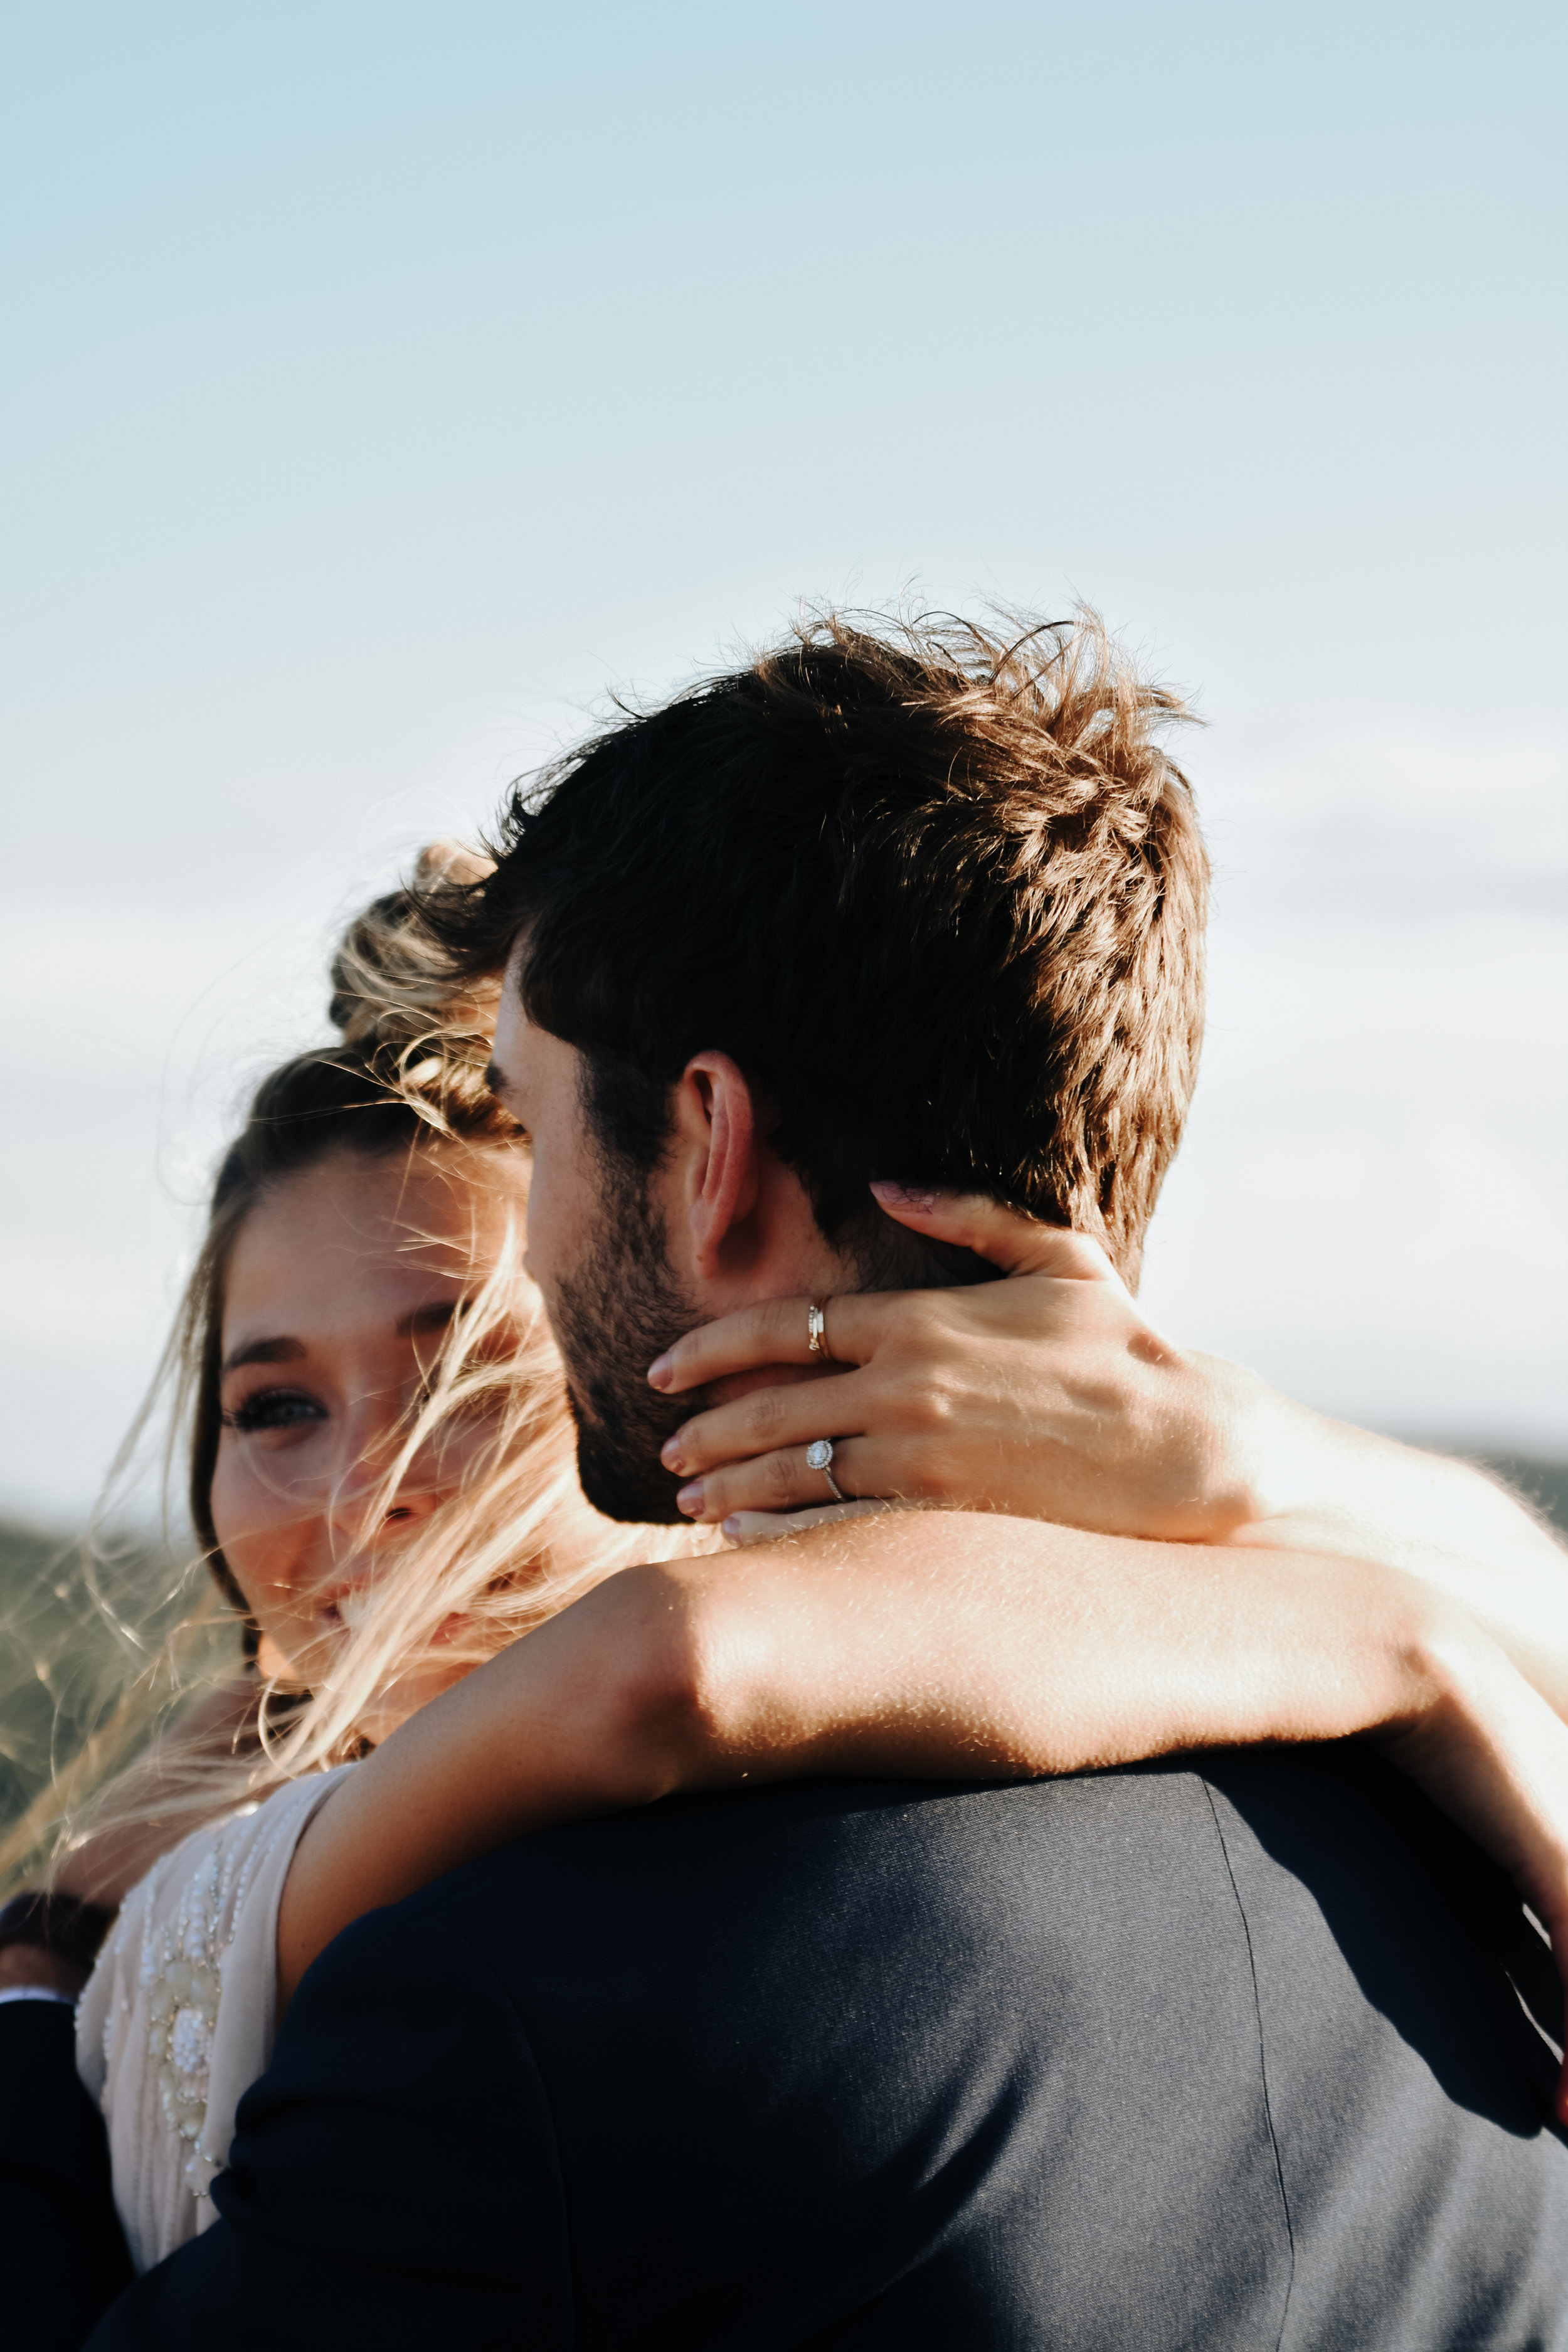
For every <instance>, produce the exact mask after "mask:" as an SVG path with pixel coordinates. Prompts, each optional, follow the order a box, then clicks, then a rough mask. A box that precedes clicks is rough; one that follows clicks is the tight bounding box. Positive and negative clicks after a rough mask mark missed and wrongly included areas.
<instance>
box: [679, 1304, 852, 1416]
mask: <svg viewBox="0 0 1568 2352" xmlns="http://www.w3.org/2000/svg"><path fill="white" fill-rule="evenodd" d="M897 1296H898V1294H897V1293H896V1292H890V1291H845V1292H842V1293H838V1294H836V1295H835V1296H834V1297H830V1298H823V1299H818V1300H816V1302H815V1303H816V1305H818V1306H820V1307H822V1309H823V1320H824V1326H825V1328H824V1331H823V1335H822V1336H823V1341H824V1342H825V1344H826V1349H827V1353H826V1356H825V1355H824V1354H823V1353H822V1352H821V1350H820V1349H813V1348H812V1345H811V1325H810V1320H809V1310H810V1308H811V1307H812V1305H813V1303H814V1302H813V1301H812V1300H811V1299H809V1298H764V1299H762V1300H761V1301H759V1303H758V1304H757V1305H756V1306H755V1307H739V1308H737V1310H736V1312H735V1313H734V1314H733V1315H721V1316H720V1318H719V1319H718V1321H717V1322H716V1323H704V1324H703V1325H702V1326H701V1328H700V1329H699V1330H696V1331H688V1332H687V1334H686V1336H685V1338H684V1339H678V1340H677V1341H676V1343H675V1345H674V1347H673V1348H670V1349H667V1350H666V1352H665V1353H664V1354H663V1355H662V1356H660V1357H658V1358H657V1359H656V1360H655V1361H654V1362H653V1363H651V1364H650V1365H649V1366H648V1373H647V1377H648V1381H649V1383H650V1385H651V1386H652V1387H654V1388H656V1389H662V1390H664V1391H665V1392H666V1394H667V1395H668V1396H681V1395H683V1394H684V1393H685V1391H687V1390H688V1389H700V1388H702V1387H705V1386H706V1384H707V1383H708V1382H709V1381H717V1380H722V1379H723V1378H724V1377H725V1375H726V1374H727V1373H730V1372H749V1371H754V1370H756V1369H757V1368H758V1366H759V1365H762V1364H818V1363H837V1364H858V1363H863V1362H864V1361H865V1359H866V1358H867V1356H868V1355H869V1354H870V1352H871V1349H872V1348H873V1347H874V1346H875V1345H876V1338H877V1333H878V1331H879V1329H880V1328H881V1323H882V1319H883V1317H884V1316H885V1314H886V1311H887V1307H888V1304H889V1300H890V1299H892V1298H893V1297H897Z"/></svg>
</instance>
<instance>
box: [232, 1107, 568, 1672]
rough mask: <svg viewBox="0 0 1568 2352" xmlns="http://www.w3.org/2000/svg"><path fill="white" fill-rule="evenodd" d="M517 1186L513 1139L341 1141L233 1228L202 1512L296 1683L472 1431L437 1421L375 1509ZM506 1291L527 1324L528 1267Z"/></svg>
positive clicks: (314, 1665)
mask: <svg viewBox="0 0 1568 2352" xmlns="http://www.w3.org/2000/svg"><path fill="white" fill-rule="evenodd" d="M527 1189H528V1163H527V1160H526V1158H525V1157H524V1155H523V1154H522V1153H521V1152H519V1151H504V1150H489V1151H470V1150H461V1149H458V1148H447V1147H443V1146H440V1145H437V1146H426V1147H422V1148H420V1149H418V1150H415V1151H414V1152H413V1153H411V1154H405V1153H403V1152H394V1153H392V1154H389V1155H388V1156H386V1157H384V1158H380V1159H375V1158H362V1157H361V1156H360V1155H359V1154H357V1153H354V1152H352V1151H347V1150H340V1151H334V1152H332V1153H331V1154H330V1155H329V1156H328V1157H327V1158H326V1159H324V1160H320V1161H318V1162H317V1163H316V1165H315V1166H314V1167H311V1168H307V1169H304V1170H302V1171H300V1174H299V1175H297V1176H292V1177H289V1179H288V1180H287V1181H284V1182H283V1183H281V1184H279V1185H278V1186H277V1187H276V1188H275V1189H274V1190H273V1191H272V1192H269V1193H268V1194H267V1196H266V1197H265V1199H264V1200H262V1201H261V1202H259V1203H258V1206H257V1207H256V1208H255V1209H254V1210H252V1212H251V1213H250V1214H249V1215H248V1216H247V1218H246V1220H245V1223H244V1224H243V1225H242V1226H241V1227H240V1230H239V1233H238V1234H237V1237H236V1241H235V1244H234V1248H233V1252H232V1254H231V1256H230V1259H229V1266H228V1276H227V1281H226V1286H225V1297H224V1313H223V1339H222V1374H221V1386H220V1402H221V1405H222V1411H223V1427H222V1432H221V1434H220V1437H219V1440H218V1451H217V1463H216V1470H215V1472H214V1476H213V1486H212V1516H213V1525H214V1528H215V1531H216V1536H217V1539H218V1543H219V1546H220V1547H221V1549H222V1551H223V1556H224V1558H225V1559H226V1561H227V1563H228V1565H229V1567H230V1568H231V1569H232V1570H233V1571H234V1574H235V1577H236V1579H237V1581H238V1583H239V1586H240V1589H241V1591H243V1592H244V1594H245V1598H246V1601H247V1604H248V1606H249V1608H250V1610H251V1612H252V1613H253V1615H254V1616H255V1618H256V1620H257V1622H258V1624H259V1625H260V1627H261V1630H262V1632H263V1633H264V1635H267V1636H268V1637H269V1639H270V1641H271V1643H274V1644H275V1645H276V1647H277V1649H278V1650H279V1651H280V1652H281V1653H282V1656H283V1659H284V1660H286V1661H287V1662H288V1664H289V1667H290V1668H291V1669H292V1670H293V1671H294V1672H295V1673H296V1674H298V1675H300V1676H301V1677H302V1678H304V1679H306V1680H310V1679H311V1678H312V1677H314V1676H316V1675H320V1673H321V1671H322V1669H323V1667H324V1666H325V1664H326V1663H327V1662H328V1660H330V1658H331V1654H332V1653H333V1651H334V1650H335V1649H336V1647H337V1646H338V1643H340V1642H341V1640H342V1633H343V1630H344V1626H345V1622H347V1621H348V1620H350V1619H352V1617H353V1609H354V1593H355V1588H356V1586H358V1585H363V1582H364V1580H365V1579H366V1578H367V1576H368V1575H369V1574H371V1573H372V1572H373V1570H374V1553H375V1550H376V1549H377V1548H378V1547H380V1546H382V1545H384V1544H387V1543H389V1542H394V1541H395V1540H397V1539H398V1538H400V1537H402V1536H405V1535H406V1534H408V1533H409V1532H411V1531H412V1529H413V1528H415V1527H416V1525H417V1523H418V1522H419V1521H420V1520H422V1519H424V1518H425V1517H427V1516H428V1514H429V1513H430V1512H431V1511H432V1510H433V1509H434V1508H435V1507H436V1505H437V1503H438V1502H439V1501H440V1500H441V1498H442V1497H443V1496H444V1495H446V1494H447V1493H449V1492H450V1491H451V1490H452V1489H453V1487H454V1486H455V1485H456V1483H457V1481H458V1478H459V1477H460V1476H461V1475H462V1472H463V1469H464V1466H465V1464H466V1462H467V1460H468V1458H469V1456H470V1455H471V1454H472V1452H473V1450H474V1448H475V1446H476V1445H477V1444H479V1443H480V1442H481V1440H482V1436H483V1432H482V1431H481V1430H480V1429H478V1428H470V1429H468V1430H465V1429H464V1427H463V1425H462V1424H461V1423H456V1424H454V1425H453V1426H451V1427H449V1428H447V1429H446V1430H445V1431H444V1432H443V1434H442V1437H441V1440H440V1442H439V1447H438V1450H437V1447H436V1446H431V1447H427V1448H426V1450H425V1452H424V1453H422V1454H419V1455H417V1456H416V1458H415V1460H414V1461H413V1463H412V1464H411V1465H409V1466H408V1468H407V1469H406V1471H405V1474H404V1475H403V1478H402V1480H401V1481H400V1483H399V1486H398V1488H397V1492H396V1496H395V1504H394V1507H392V1508H391V1509H390V1510H388V1509H387V1508H386V1507H385V1497H384V1494H383V1493H382V1492H381V1482H382V1480H383V1478H384V1475H385V1472H386V1471H387V1469H388V1467H389V1466H390V1465H391V1464H392V1462H393V1461H394V1460H395V1458H396V1454H397V1451H398V1448H399V1446H400V1444H402V1442H403V1439H404V1437H405V1433H406V1430H407V1426H408V1416H409V1412H410V1409H411V1408H413V1407H416V1405H417V1402H418V1400H419V1397H420V1394H421V1392H422V1390H423V1387H424V1384H425V1382H426V1380H427V1379H428V1376H429V1373H430V1371H431V1369H432V1367H433V1365H434V1363H435V1360H436V1356H437V1350H438V1349H439V1348H440V1345H441V1340H442V1336H443V1334H444V1332H445V1331H446V1329H447V1325H448V1324H449V1323H450V1321H451V1319H452V1317H453V1314H454V1312H455V1311H456V1310H457V1308H458V1307H459V1306H460V1304H461V1303H462V1302H463V1301H464V1300H465V1299H467V1298H468V1297H471V1296H472V1295H473V1293H474V1292H475V1291H476V1290H477V1289H478V1287H479V1285H480V1284H481V1283H482V1282H483V1281H484V1280H485V1278H486V1276H487V1275H489V1274H490V1273H491V1272H492V1271H493V1270H494V1268H495V1266H496V1265H497V1264H498V1262H499V1257H500V1251H501V1248H502V1246H503V1244H504V1239H505V1234H506V1231H507V1226H508V1223H509V1220H510V1223H512V1224H513V1225H514V1226H515V1227H516V1228H518V1229H519V1230H520V1231H521V1223H522V1220H523V1216H524V1213H525V1211H526V1206H527ZM518 1287H519V1296H518V1302H517V1309H516V1311H517V1315H518V1317H519V1318H520V1319H521V1318H528V1317H529V1316H530V1314H531V1309H532V1308H533V1307H534V1306H535V1305H536V1303H537V1302H536V1297H535V1294H534V1293H533V1292H532V1290H531V1286H529V1285H528V1284H527V1283H526V1281H525V1280H524V1278H523V1277H521V1276H519V1285H518ZM271 1663H272V1664H276V1663H277V1662H276V1661H275V1660H274V1661H272V1662H271ZM440 1679H449V1677H442V1678H440ZM421 1680H422V1682H423V1680H424V1677H421ZM433 1695H434V1694H433V1690H426V1689H423V1688H422V1689H421V1692H420V1694H419V1696H420V1699H421V1700H422V1699H423V1698H425V1697H428V1696H433ZM410 1696H412V1694H410ZM404 1711H406V1709H401V1710H400V1712H404Z"/></svg>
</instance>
